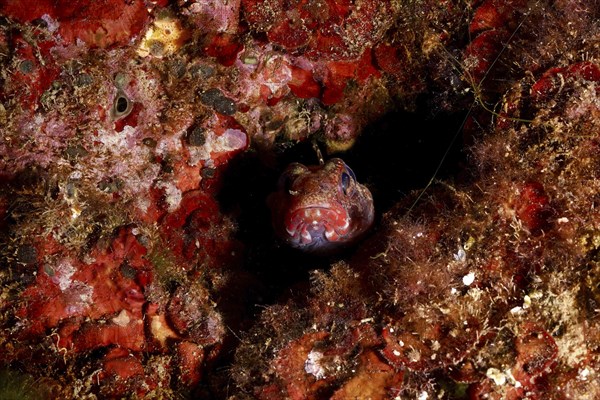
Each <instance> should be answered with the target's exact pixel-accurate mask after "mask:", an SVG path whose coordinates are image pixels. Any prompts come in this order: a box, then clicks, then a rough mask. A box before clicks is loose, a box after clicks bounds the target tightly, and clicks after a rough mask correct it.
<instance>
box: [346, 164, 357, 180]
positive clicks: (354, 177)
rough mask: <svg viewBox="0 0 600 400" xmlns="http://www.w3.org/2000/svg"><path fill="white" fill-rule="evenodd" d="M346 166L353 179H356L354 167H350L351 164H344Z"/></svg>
mask: <svg viewBox="0 0 600 400" xmlns="http://www.w3.org/2000/svg"><path fill="white" fill-rule="evenodd" d="M344 166H345V167H346V172H347V173H348V175H350V177H351V178H352V179H353V180H356V175H355V174H354V171H352V168H350V167H349V166H347V165H346V164H344Z"/></svg>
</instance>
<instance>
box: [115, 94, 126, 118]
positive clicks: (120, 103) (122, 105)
mask: <svg viewBox="0 0 600 400" xmlns="http://www.w3.org/2000/svg"><path fill="white" fill-rule="evenodd" d="M127 105H128V101H127V99H126V98H125V97H123V96H119V97H118V98H117V104H116V107H115V109H116V110H117V112H118V113H119V114H122V113H124V112H125V111H127Z"/></svg>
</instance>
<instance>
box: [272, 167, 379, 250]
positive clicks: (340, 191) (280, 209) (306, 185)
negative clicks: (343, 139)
mask: <svg viewBox="0 0 600 400" xmlns="http://www.w3.org/2000/svg"><path fill="white" fill-rule="evenodd" d="M267 202H268V204H269V207H270V209H271V221H272V224H273V229H274V231H275V234H276V235H277V236H278V237H279V238H280V239H281V240H282V241H283V242H284V243H286V244H287V245H289V246H291V247H293V248H296V249H299V250H302V251H306V252H309V253H315V254H322V255H327V254H333V253H336V252H339V251H341V250H343V249H346V248H348V247H350V246H351V245H353V244H355V243H356V242H357V241H359V240H360V239H361V238H362V237H364V235H365V234H366V233H367V232H368V231H369V229H370V228H371V227H372V225H373V221H374V219H375V208H374V204H373V196H372V194H371V192H370V190H369V189H368V188H367V187H366V186H364V185H362V184H360V183H359V182H358V181H357V180H356V175H355V174H354V172H353V171H352V169H350V167H349V166H348V165H347V164H346V163H345V162H344V161H343V160H342V159H340V158H332V159H330V160H328V161H327V162H325V163H323V164H322V165H313V166H306V165H303V164H300V163H297V162H294V163H291V164H290V165H288V167H287V168H286V169H285V171H284V172H283V173H282V174H281V177H280V178H279V182H278V185H277V190H276V191H275V192H274V193H272V194H271V195H270V196H269V198H268V201H267Z"/></svg>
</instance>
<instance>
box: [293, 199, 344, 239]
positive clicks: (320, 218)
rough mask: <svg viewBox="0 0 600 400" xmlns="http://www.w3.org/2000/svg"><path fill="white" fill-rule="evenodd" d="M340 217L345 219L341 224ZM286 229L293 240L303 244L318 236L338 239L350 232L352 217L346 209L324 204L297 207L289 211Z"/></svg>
mask: <svg viewBox="0 0 600 400" xmlns="http://www.w3.org/2000/svg"><path fill="white" fill-rule="evenodd" d="M340 219H342V220H343V221H344V224H343V225H340V224H339V221H340ZM287 220H288V221H289V222H288V223H287V224H286V225H285V230H286V232H287V234H288V235H289V238H290V239H291V240H292V241H297V242H299V243H302V244H308V243H311V242H313V241H314V240H315V239H316V238H321V239H323V240H324V241H327V242H332V241H338V240H339V239H341V238H343V237H345V236H346V235H347V234H348V233H349V232H350V217H349V216H348V215H347V213H346V212H345V210H342V211H340V210H337V209H332V208H328V207H323V206H309V207H301V208H297V209H296V210H293V211H291V212H289V213H288V217H287Z"/></svg>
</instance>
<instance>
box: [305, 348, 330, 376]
mask: <svg viewBox="0 0 600 400" xmlns="http://www.w3.org/2000/svg"><path fill="white" fill-rule="evenodd" d="M322 358H323V353H321V352H320V351H315V350H312V351H311V352H310V353H308V358H307V359H306V361H305V362H304V370H305V371H306V373H307V374H311V375H314V377H315V378H317V379H323V378H325V368H323V366H322V365H321V364H320V361H321V359H322Z"/></svg>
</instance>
